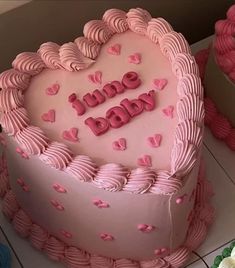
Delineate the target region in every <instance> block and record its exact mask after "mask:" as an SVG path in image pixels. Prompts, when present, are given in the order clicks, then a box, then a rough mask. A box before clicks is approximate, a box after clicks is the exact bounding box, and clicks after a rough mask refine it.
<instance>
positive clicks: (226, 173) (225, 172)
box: [203, 141, 235, 185]
mask: <svg viewBox="0 0 235 268" xmlns="http://www.w3.org/2000/svg"><path fill="white" fill-rule="evenodd" d="M203 145H204V146H205V147H206V149H207V150H208V151H209V152H210V154H211V155H212V157H213V158H214V160H215V161H216V163H217V164H218V165H219V166H220V168H221V169H222V170H223V171H224V174H225V175H226V176H227V177H228V179H229V180H230V181H231V182H232V184H234V185H235V182H234V181H233V179H232V178H231V176H230V174H229V173H228V172H227V171H226V169H225V168H224V167H223V166H222V165H221V163H220V162H219V161H218V160H217V158H216V157H215V155H214V154H213V152H212V151H211V150H210V148H209V147H208V146H207V144H206V143H205V142H204V141H203Z"/></svg>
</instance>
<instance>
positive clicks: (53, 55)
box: [38, 42, 64, 69]
mask: <svg viewBox="0 0 235 268" xmlns="http://www.w3.org/2000/svg"><path fill="white" fill-rule="evenodd" d="M59 49H60V46H59V45H58V44H56V43H53V42H47V43H44V44H42V45H41V46H40V48H39V50H38V53H39V55H40V57H41V59H42V60H43V62H44V63H45V65H46V66H47V67H48V68H50V69H61V68H62V69H63V68H64V67H63V66H62V64H61V62H60V56H59Z"/></svg>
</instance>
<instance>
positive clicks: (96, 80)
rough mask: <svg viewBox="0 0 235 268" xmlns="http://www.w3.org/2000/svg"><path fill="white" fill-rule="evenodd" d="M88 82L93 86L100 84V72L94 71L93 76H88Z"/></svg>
mask: <svg viewBox="0 0 235 268" xmlns="http://www.w3.org/2000/svg"><path fill="white" fill-rule="evenodd" d="M88 80H89V81H90V82H92V83H94V84H101V83H102V72H101V71H96V72H95V73H94V74H88Z"/></svg>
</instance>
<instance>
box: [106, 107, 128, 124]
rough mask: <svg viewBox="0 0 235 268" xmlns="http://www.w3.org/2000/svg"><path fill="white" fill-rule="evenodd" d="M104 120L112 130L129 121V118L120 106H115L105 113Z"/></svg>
mask: <svg viewBox="0 0 235 268" xmlns="http://www.w3.org/2000/svg"><path fill="white" fill-rule="evenodd" d="M106 118H107V119H108V120H109V124H110V126H111V127H113V128H119V127H121V126H123V125H125V124H126V123H128V122H129V121H130V116H129V114H128V113H127V112H126V110H125V109H123V108H122V107H120V106H115V107H113V108H111V109H109V110H108V111H107V112H106Z"/></svg>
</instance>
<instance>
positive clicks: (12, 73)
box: [0, 69, 30, 90]
mask: <svg viewBox="0 0 235 268" xmlns="http://www.w3.org/2000/svg"><path fill="white" fill-rule="evenodd" d="M29 83H30V76H29V75H28V74H25V73H22V72H19V71H16V70H14V69H10V70H7V71H5V72H3V73H1V74H0V88H2V89H9V88H14V89H18V90H25V89H27V88H28V86H29Z"/></svg>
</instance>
